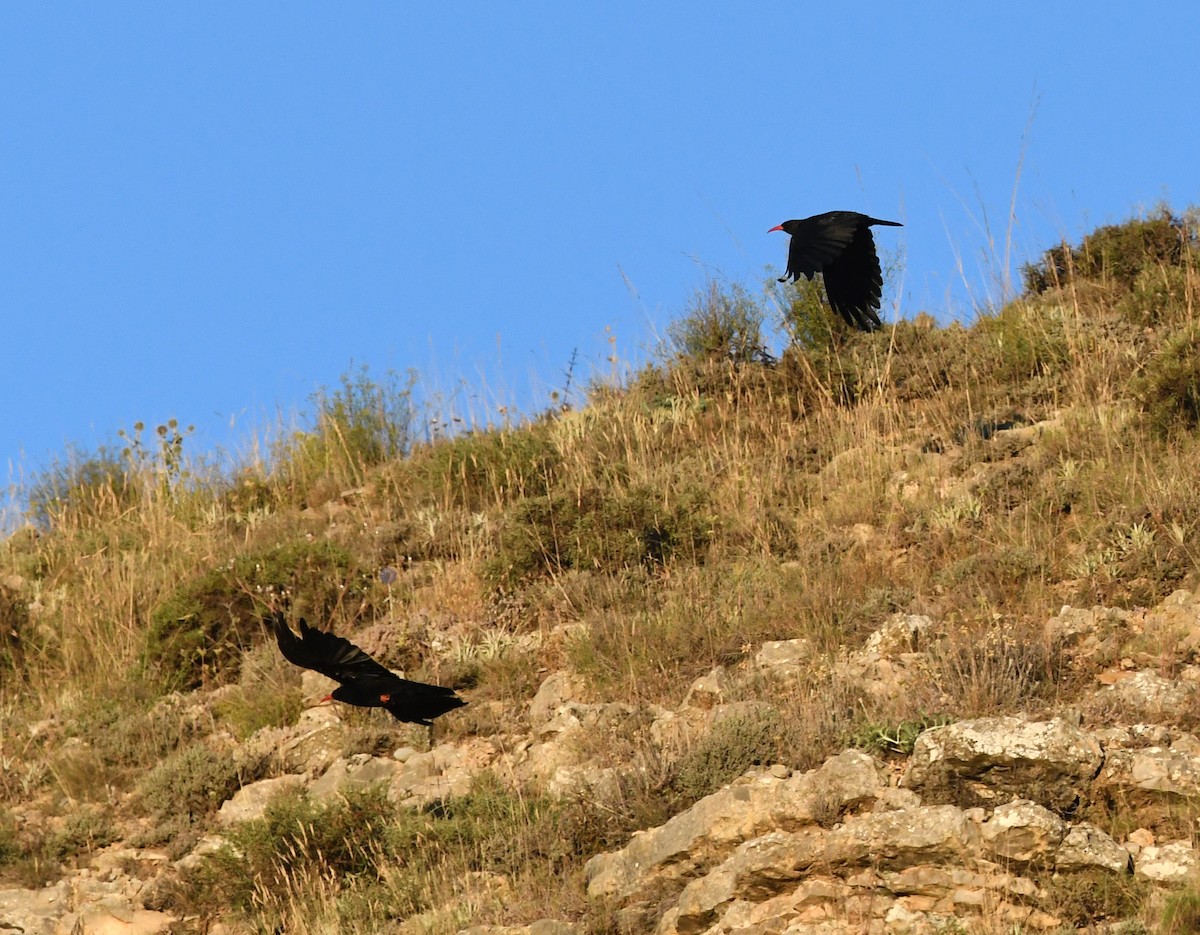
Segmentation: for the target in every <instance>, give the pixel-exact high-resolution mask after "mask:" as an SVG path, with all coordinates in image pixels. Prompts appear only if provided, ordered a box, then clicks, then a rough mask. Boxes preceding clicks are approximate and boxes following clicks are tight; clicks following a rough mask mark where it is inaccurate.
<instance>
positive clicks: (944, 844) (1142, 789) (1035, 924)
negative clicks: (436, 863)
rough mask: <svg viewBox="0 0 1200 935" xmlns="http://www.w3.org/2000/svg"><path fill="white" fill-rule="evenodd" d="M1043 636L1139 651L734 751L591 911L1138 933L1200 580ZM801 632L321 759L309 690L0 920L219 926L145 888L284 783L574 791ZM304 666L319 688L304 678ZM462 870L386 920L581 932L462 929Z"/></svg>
mask: <svg viewBox="0 0 1200 935" xmlns="http://www.w3.org/2000/svg"><path fill="white" fill-rule="evenodd" d="M935 630H936V628H935V627H934V625H933V624H932V622H931V621H930V620H928V619H927V618H920V617H911V616H900V615H897V616H896V617H894V618H892V619H891V620H889V621H887V622H886V623H885V624H884V625H883V626H882V627H881V628H880V629H879V630H878V631H876V633H874V634H873V635H872V636H871V637H870V639H869V640H868V641H867V642H866V645H865V646H864V647H863V648H862V649H860V650H858V651H855V652H850V653H847V654H846V655H845V656H844V657H843V658H842V659H840V660H838V662H837V664H838V665H839V666H842V667H844V668H845V669H847V670H848V671H850V672H853V673H854V674H855V678H858V679H860V680H862V683H863V685H864V687H865V688H866V689H867V690H869V691H872V692H885V693H886V692H897V691H903V690H905V689H904V686H905V684H906V682H907V681H908V680H909V679H911V678H912V677H914V675H917V676H918V677H919V673H920V671H921V669H922V665H923V661H924V659H925V657H926V654H927V652H928V648H929V646H930V645H931V643H932V641H934V640H935V639H936V633H935ZM1045 635H1046V639H1047V641H1048V642H1050V643H1051V644H1052V645H1054V646H1055V647H1057V648H1058V650H1059V651H1061V652H1062V653H1063V654H1064V655H1065V656H1066V657H1067V658H1068V659H1069V660H1070V661H1071V664H1074V665H1083V664H1084V663H1085V662H1086V661H1087V660H1089V659H1094V658H1095V657H1097V655H1099V654H1101V653H1102V650H1103V651H1104V654H1105V655H1110V654H1111V653H1109V652H1108V651H1110V650H1112V649H1114V648H1117V647H1128V646H1130V645H1133V644H1135V643H1136V642H1137V641H1138V640H1140V639H1141V638H1143V637H1145V636H1146V635H1150V636H1151V637H1152V644H1153V646H1154V652H1153V654H1147V653H1143V654H1142V657H1141V658H1138V657H1132V656H1128V657H1123V658H1120V659H1119V661H1118V663H1117V665H1116V666H1114V667H1112V668H1111V669H1105V670H1103V671H1100V672H1098V673H1097V674H1096V675H1095V676H1094V680H1095V686H1094V688H1093V689H1091V690H1090V691H1089V692H1087V693H1085V694H1083V695H1081V696H1080V697H1079V699H1078V700H1077V701H1076V703H1075V704H1074V705H1073V706H1072V707H1070V708H1067V709H1064V710H1062V711H1060V712H1058V713H1057V714H1056V715H1055V716H1052V717H1045V716H1038V717H1035V716H1004V717H984V718H976V719H971V720H963V721H958V722H954V723H947V724H943V725H939V726H935V727H930V728H928V729H925V730H923V731H921V732H920V733H919V734H918V735H917V736H916V737H915V740H914V741H913V742H912V744H911V750H907V749H905V748H906V747H907V745H906V744H904V743H902V742H900V741H899V740H898V739H897V742H896V743H895V744H893V746H894V747H896V748H900V749H898V750H897V749H893V750H890V751H889V750H887V749H879V748H878V745H877V748H876V749H874V750H870V749H848V750H846V751H844V752H842V753H839V754H837V755H835V756H832V757H830V758H828V759H827V760H826V761H825V762H824V763H822V764H821V765H820V766H819V767H817V768H815V769H811V770H807V771H795V770H792V769H789V768H788V767H786V766H783V765H780V764H773V765H772V764H764V765H763V766H761V767H755V768H752V769H750V770H749V771H747V772H746V773H745V774H744V775H742V776H740V777H739V778H737V779H736V780H735V781H733V782H732V783H730V784H729V785H727V786H725V787H724V788H721V789H720V790H718V791H716V792H714V793H712V794H711V795H708V796H706V797H704V798H703V799H701V800H699V801H698V802H696V803H695V804H694V805H692V806H691V807H689V808H687V809H686V810H685V811H682V812H680V813H678V814H676V815H674V816H673V817H671V818H670V820H668V821H667V822H666V823H665V824H662V825H660V826H658V827H653V828H648V829H646V830H644V831H641V832H638V833H636V834H635V835H634V836H633V837H632V838H631V839H630V840H629V842H628V843H627V844H626V845H625V846H624V847H622V848H620V849H618V850H615V851H611V852H606V853H599V854H596V855H595V856H593V857H592V858H591V860H590V861H589V862H588V863H587V867H586V888H587V895H588V896H589V897H590V898H592V899H593V900H596V901H602V902H604V903H606V904H607V905H609V906H611V907H613V909H614V918H615V919H616V920H617V924H618V925H619V926H620V927H621V928H622V929H623V930H625V931H633V932H636V931H647V932H649V931H653V932H657V933H660V935H677V933H678V935H698V933H707V935H718V933H767V932H772V933H789V935H802V933H805V935H807V933H829V935H833V933H841V932H845V933H851V932H853V933H861V932H880V933H883V932H914V933H923V932H929V933H933V932H944V931H948V930H955V929H953V928H952V926H954V925H965V926H967V927H968V928H969V927H970V926H972V925H984V926H985V930H989V931H991V930H996V931H998V930H1000V929H1001V928H1003V930H1005V931H1015V930H1022V931H1056V930H1060V929H1061V928H1062V927H1063V926H1064V925H1066V924H1067V922H1068V921H1069V917H1070V915H1071V914H1072V913H1077V912H1078V911H1079V905H1080V903H1081V902H1083V903H1088V902H1091V903H1093V904H1094V905H1093V910H1096V911H1101V912H1105V913H1107V914H1108V915H1109V916H1110V922H1111V923H1112V924H1113V925H1116V924H1117V923H1119V922H1125V923H1128V925H1133V926H1134V928H1122V929H1121V930H1122V931H1135V930H1137V925H1138V924H1140V923H1138V921H1137V920H1136V919H1135V918H1132V917H1130V918H1126V919H1122V918H1121V915H1122V912H1123V911H1127V910H1129V908H1130V907H1132V906H1133V905H1134V901H1133V899H1132V898H1131V897H1130V896H1129V894H1131V893H1138V894H1140V895H1142V896H1143V897H1144V896H1145V894H1146V893H1147V892H1148V891H1153V892H1154V893H1157V894H1159V895H1158V896H1156V897H1155V898H1156V899H1158V900H1159V902H1162V901H1163V900H1166V899H1168V898H1169V897H1170V895H1171V894H1172V893H1174V892H1177V891H1178V888H1179V887H1180V886H1187V885H1189V884H1191V885H1194V884H1195V882H1196V881H1197V879H1200V853H1198V851H1197V849H1196V847H1195V846H1194V832H1193V830H1192V821H1193V819H1192V816H1193V815H1194V806H1195V803H1196V802H1197V801H1200V738H1197V737H1196V736H1195V735H1194V734H1192V733H1189V732H1188V731H1185V730H1182V729H1179V728H1177V727H1174V726H1172V725H1173V724H1176V723H1178V722H1180V721H1181V720H1187V719H1189V718H1190V717H1191V715H1192V712H1193V711H1194V708H1195V706H1196V703H1197V687H1198V683H1200V666H1195V665H1192V664H1191V660H1192V658H1193V656H1194V654H1195V651H1196V648H1197V647H1198V646H1200V597H1197V595H1195V594H1193V593H1191V592H1187V591H1180V592H1177V593H1175V594H1173V595H1172V596H1171V597H1170V598H1169V599H1168V600H1166V601H1164V602H1163V603H1162V604H1161V605H1159V606H1157V607H1155V608H1152V609H1149V610H1146V611H1142V612H1126V611H1117V610H1111V609H1105V608H1093V609H1088V610H1082V609H1077V608H1070V607H1064V608H1063V609H1062V610H1061V611H1060V612H1059V613H1058V614H1057V615H1055V616H1054V617H1052V618H1050V619H1049V620H1048V621H1047V623H1046V628H1045ZM803 652H804V647H803V646H801V645H792V644H789V643H788V642H786V641H785V642H776V643H772V644H769V645H765V646H762V647H760V648H759V649H758V651H757V653H756V654H755V656H754V657H753V659H752V660H749V661H747V662H746V663H744V664H743V665H741V666H738V667H736V668H734V669H730V670H726V669H717V670H714V671H713V672H712V673H710V674H709V675H707V676H705V677H703V678H701V679H699V680H697V682H696V684H695V685H694V686H693V689H692V691H691V692H689V694H688V696H687V699H686V700H685V701H684V703H683V704H681V705H680V706H679V707H678V708H677V709H675V710H666V709H662V708H654V707H652V708H650V709H647V710H644V711H639V710H637V709H636V708H635V706H633V705H629V704H615V703H609V704H589V703H584V702H581V701H577V700H575V699H574V698H573V697H572V693H573V689H574V688H575V680H573V678H572V677H571V676H570V675H569V674H568V673H566V672H559V673H554V674H552V675H550V676H549V677H548V678H546V679H545V681H544V682H543V684H542V687H541V690H540V691H539V692H538V693H537V695H536V697H535V698H534V699H533V701H532V703H531V705H530V709H529V712H528V714H529V723H530V724H531V726H532V730H531V731H530V732H529V733H528V734H524V735H520V736H517V735H513V736H497V737H489V738H479V737H471V738H464V739H462V740H458V741H453V742H447V743H440V744H437V745H436V746H434V747H433V748H432V749H431V750H429V751H427V752H418V751H417V750H415V749H413V748H412V747H407V746H406V747H402V748H399V749H396V750H394V751H391V752H389V753H387V754H385V755H373V754H367V753H361V754H355V755H351V756H345V755H342V753H340V752H339V751H341V750H342V748H343V745H344V735H345V732H346V727H345V725H344V723H343V721H342V718H341V717H340V716H339V712H338V710H337V709H335V708H331V707H318V708H314V709H310V710H309V711H307V712H305V713H304V714H303V715H302V717H301V718H300V720H299V722H298V723H297V724H295V725H294V726H292V727H286V728H268V729H264V730H262V731H260V732H259V733H257V734H256V735H254V736H253V737H251V738H250V739H249V741H247V743H246V744H245V750H243V755H247V756H255V755H259V754H264V755H265V754H267V753H270V754H271V755H273V756H275V757H277V758H278V770H277V771H278V775H275V776H273V777H272V778H267V779H262V780H259V781H256V782H252V783H249V784H247V785H244V786H243V787H242V788H240V789H239V790H238V791H237V792H236V793H235V794H233V795H232V796H231V797H230V798H228V799H227V800H226V801H225V802H224V803H223V804H222V805H221V807H220V810H219V812H218V813H217V818H218V820H217V827H215V828H213V829H212V830H211V833H210V834H208V835H206V836H205V837H204V838H203V839H202V840H201V841H200V842H199V843H198V844H197V845H196V846H195V847H194V849H193V850H192V851H191V852H190V853H189V854H186V855H184V856H182V857H180V858H177V859H174V860H172V859H169V857H168V855H167V854H166V853H165V852H164V851H162V850H159V849H154V848H142V849H139V848H135V847H131V846H129V845H128V844H124V843H115V844H113V845H111V846H109V847H107V848H104V849H102V850H100V851H98V852H97V853H95V854H94V855H92V856H91V857H90V859H89V860H88V861H87V862H86V865H85V866H83V867H82V868H80V869H79V870H77V871H76V872H74V873H72V874H71V875H70V876H68V877H67V878H65V879H63V880H61V881H59V882H57V883H54V884H53V885H51V886H48V887H46V888H44V889H40V890H28V889H19V888H8V889H3V890H0V920H2V927H0V930H2V931H12V932H22V933H25V935H52V933H67V932H70V933H77V935H96V933H116V932H121V933H154V932H164V931H176V930H183V929H187V928H194V927H196V926H197V925H201V924H203V925H204V926H206V927H207V928H206V930H207V931H210V932H219V931H239V930H240V928H239V923H238V922H237V920H236V919H233V918H231V919H229V920H226V921H224V922H221V921H217V920H211V919H210V920H205V921H203V923H202V920H198V919H191V920H188V919H183V918H180V917H179V916H178V915H177V914H176V913H173V912H172V911H170V909H169V906H168V905H166V904H165V903H164V899H163V893H164V892H167V891H169V885H170V883H171V881H172V880H173V879H175V878H176V877H177V876H178V875H179V874H180V873H185V872H186V871H187V870H188V868H190V867H194V866H195V865H196V864H197V863H199V862H201V861H202V860H203V859H204V855H205V854H206V853H211V852H213V851H214V850H215V849H218V848H220V847H221V846H222V841H223V837H224V834H225V832H226V830H227V829H229V828H231V827H234V826H236V825H237V824H239V823H241V822H245V821H248V820H252V819H254V818H257V817H259V816H261V815H262V814H263V811H264V809H265V808H266V806H267V804H268V803H269V802H270V801H271V800H272V798H273V797H274V796H276V795H278V794H279V793H280V792H281V791H284V790H293V789H296V788H304V789H306V790H307V791H308V793H309V794H310V795H311V796H313V797H315V798H317V799H320V800H329V799H333V798H336V797H337V796H339V795H342V794H345V793H346V792H347V790H350V789H354V788H364V787H368V786H373V785H380V784H381V785H382V786H384V787H386V789H387V795H388V796H389V798H390V799H392V800H394V801H395V802H397V803H401V804H402V805H404V806H406V807H421V806H427V805H429V804H430V803H435V802H438V801H441V800H443V799H445V798H447V797H453V796H455V795H460V794H463V793H465V792H466V791H467V790H469V788H470V786H471V783H472V780H473V778H474V777H476V776H478V775H480V774H481V773H482V772H484V771H488V772H490V773H492V774H494V775H499V776H503V777H507V780H508V781H510V782H512V783H513V784H514V785H517V786H529V785H533V784H536V785H540V786H543V787H545V788H546V789H548V790H551V791H552V792H553V793H554V794H556V795H571V794H580V793H582V794H584V795H591V794H594V792H595V790H598V789H601V788H603V787H604V786H605V784H606V783H611V782H613V775H612V772H613V771H612V769H611V767H609V768H597V767H595V766H593V765H592V764H591V763H590V755H589V753H588V752H587V750H588V745H587V744H586V743H584V742H581V741H583V740H584V738H586V737H587V736H588V735H589V734H593V733H595V732H597V731H604V730H613V729H615V730H618V731H619V730H622V729H624V727H625V726H627V725H628V724H630V723H632V722H633V721H635V720H636V719H638V718H646V719H648V720H649V722H650V724H651V732H652V734H653V735H654V736H656V737H658V738H659V740H660V742H663V743H667V742H670V738H675V739H676V740H677V739H678V737H679V736H680V734H681V732H682V733H688V732H701V731H703V730H705V729H706V727H707V726H708V725H710V724H712V723H714V722H719V721H720V720H722V719H723V718H729V717H731V716H734V715H736V714H737V713H738V711H739V710H740V709H741V708H742V707H744V705H745V704H746V703H745V702H737V701H731V700H729V697H730V696H731V695H732V694H733V693H734V690H735V688H736V686H737V684H738V683H739V682H740V681H744V680H746V679H752V678H753V679H758V678H766V679H768V680H774V681H778V682H786V681H787V680H788V679H789V678H790V677H792V675H793V674H794V673H793V670H794V668H795V667H796V666H797V665H800V664H801V660H802V657H803ZM1151 655H1152V656H1153V658H1150V657H1151ZM305 678H306V680H309V681H311V683H312V684H311V685H310V686H309V687H311V688H312V689H313V690H314V692H315V691H318V690H319V686H317V685H316V684H315V683H316V681H318V680H320V679H321V677H320V676H316V675H312V674H306V676H305ZM1085 724H1086V726H1085ZM255 751H257V752H255ZM881 754H882V755H881ZM1113 803H1120V811H1119V813H1118V812H1117V811H1116V810H1115V809H1114V806H1113ZM31 820H32V818H31ZM465 886H466V888H465V890H464V895H463V897H462V899H461V900H460V901H458V903H457V904H453V905H447V906H444V907H443V908H442V909H440V910H435V911H432V912H429V913H426V914H425V915H424V916H423V917H421V918H418V919H415V920H409V921H407V922H401V923H397V926H396V928H395V930H396V931H402V932H419V931H449V930H455V929H461V930H463V931H471V932H476V933H478V935H482V933H484V932H489V933H498V932H514V933H515V932H518V931H519V932H529V933H531V935H535V933H537V935H552V933H566V932H574V931H583V929H582V928H579V927H578V926H577V924H575V923H572V922H571V921H570V920H567V919H560V920H553V919H546V920H543V921H541V922H537V923H533V924H530V925H528V926H521V927H515V926H514V927H496V926H484V927H478V926H475V927H473V926H472V925H471V924H470V915H471V912H472V908H471V907H472V906H478V905H480V904H481V903H483V902H487V901H488V900H503V899H504V894H505V887H506V882H505V880H504V879H503V878H502V877H500V878H492V877H486V876H485V877H482V878H480V879H476V880H472V881H467V882H466V884H465ZM1102 903H1106V905H1099V904H1102ZM1143 903H1144V900H1143ZM987 925H990V926H992V928H986V926H987ZM948 926H950V927H951V928H948ZM1013 926H1016V927H1017V928H1013ZM1112 930H1113V931H1116V929H1115V928H1114V929H1112Z"/></svg>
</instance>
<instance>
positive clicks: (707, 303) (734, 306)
mask: <svg viewBox="0 0 1200 935" xmlns="http://www.w3.org/2000/svg"><path fill="white" fill-rule="evenodd" d="M764 318H765V313H764V311H763V309H762V307H761V306H760V305H759V304H758V303H757V302H755V301H754V300H753V299H752V298H750V296H748V295H747V294H746V292H745V290H743V289H742V287H741V286H738V285H733V286H731V287H730V289H729V291H725V290H723V289H722V288H721V286H720V284H719V283H716V282H710V283H709V284H708V287H707V289H706V290H705V291H703V292H697V293H696V294H695V295H693V296H692V300H691V302H690V303H689V305H688V308H687V311H686V312H685V314H684V316H683V317H682V318H680V319H678V320H676V321H673V322H671V323H670V324H669V325H668V326H667V336H668V338H669V340H670V345H671V348H672V350H673V351H674V352H675V353H676V354H678V355H679V356H681V357H686V358H689V359H691V360H696V361H709V360H728V361H731V362H732V363H735V364H743V363H752V362H756V361H762V360H765V359H768V358H769V355H768V354H767V351H766V346H765V345H764V343H763V333H762V326H763V320H764Z"/></svg>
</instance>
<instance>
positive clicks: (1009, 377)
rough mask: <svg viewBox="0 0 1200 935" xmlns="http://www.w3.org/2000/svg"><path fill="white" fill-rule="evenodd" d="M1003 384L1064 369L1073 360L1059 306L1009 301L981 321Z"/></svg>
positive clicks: (980, 324)
mask: <svg viewBox="0 0 1200 935" xmlns="http://www.w3.org/2000/svg"><path fill="white" fill-rule="evenodd" d="M979 328H980V333H981V334H982V335H983V336H984V337H985V338H986V339H988V343H989V344H990V350H991V353H992V355H993V358H994V360H995V361H996V374H995V375H996V378H997V379H998V380H1000V381H1002V382H1004V383H1012V382H1019V381H1021V380H1027V379H1029V378H1032V377H1039V376H1048V375H1053V374H1057V373H1059V372H1061V371H1062V370H1063V369H1064V368H1065V367H1066V365H1067V364H1068V363H1069V362H1070V352H1069V349H1068V347H1067V339H1066V334H1065V332H1064V330H1063V319H1062V312H1061V310H1059V309H1056V308H1047V307H1045V306H1033V305H1029V304H1026V303H1023V302H1010V303H1009V304H1008V305H1006V306H1005V307H1004V308H1002V309H1001V310H1000V312H999V313H998V314H997V315H995V316H994V317H990V318H984V319H983V320H981V321H980V323H979Z"/></svg>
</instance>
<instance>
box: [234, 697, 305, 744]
mask: <svg viewBox="0 0 1200 935" xmlns="http://www.w3.org/2000/svg"><path fill="white" fill-rule="evenodd" d="M303 710H304V694H303V693H302V692H301V691H300V689H299V688H296V687H288V688H284V687H282V686H278V685H269V684H268V685H259V686H255V687H253V688H251V687H248V686H240V685H239V686H238V687H236V688H234V689H233V690H232V691H230V692H229V694H227V695H223V696H222V697H221V698H220V700H218V701H217V702H215V703H214V705H213V713H214V714H215V715H216V716H217V718H218V719H219V720H220V721H221V723H223V724H225V725H227V726H228V727H229V730H230V732H231V733H232V734H233V736H235V737H236V738H237V739H238V740H245V739H246V738H247V737H250V736H251V735H252V734H253V733H254V732H255V731H258V730H261V729H262V728H264V727H282V726H284V725H287V724H294V723H295V722H296V719H297V718H298V717H299V716H300V712H301V711H303Z"/></svg>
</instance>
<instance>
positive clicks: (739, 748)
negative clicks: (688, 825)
mask: <svg viewBox="0 0 1200 935" xmlns="http://www.w3.org/2000/svg"><path fill="white" fill-rule="evenodd" d="M800 746H801V743H800V741H799V736H798V734H797V733H796V732H795V730H794V729H793V728H792V726H791V725H790V724H789V723H788V722H787V720H785V719H784V717H783V716H782V715H781V714H780V713H779V712H778V711H777V710H775V709H774V708H767V707H763V708H755V709H752V710H750V711H747V712H746V713H743V714H735V715H733V716H731V717H727V718H724V719H722V720H719V721H717V722H716V723H715V724H714V725H713V727H712V729H711V730H710V731H709V732H708V734H707V735H706V736H705V737H704V738H702V739H701V740H700V741H699V743H697V744H696V745H695V746H694V747H692V748H691V749H690V750H688V751H686V752H685V753H683V754H682V755H681V756H680V757H679V758H678V759H677V760H675V761H674V762H673V763H671V764H670V767H669V771H668V779H667V788H668V789H670V791H671V793H673V795H674V796H676V798H677V801H676V802H675V804H674V806H673V808H672V811H679V810H681V809H684V808H687V807H688V806H689V805H691V804H692V803H693V802H696V801H698V800H699V799H702V798H704V796H706V795H709V794H711V793H713V792H716V791H717V790H718V789H720V788H721V787H722V786H724V785H726V784H727V783H729V782H731V781H732V780H734V779H736V778H737V777H738V776H740V775H742V773H744V772H745V771H746V770H748V769H750V767H752V766H769V765H771V764H772V763H783V764H785V765H791V763H792V757H793V756H794V754H795V752H796V750H797V748H799V747H800Z"/></svg>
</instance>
